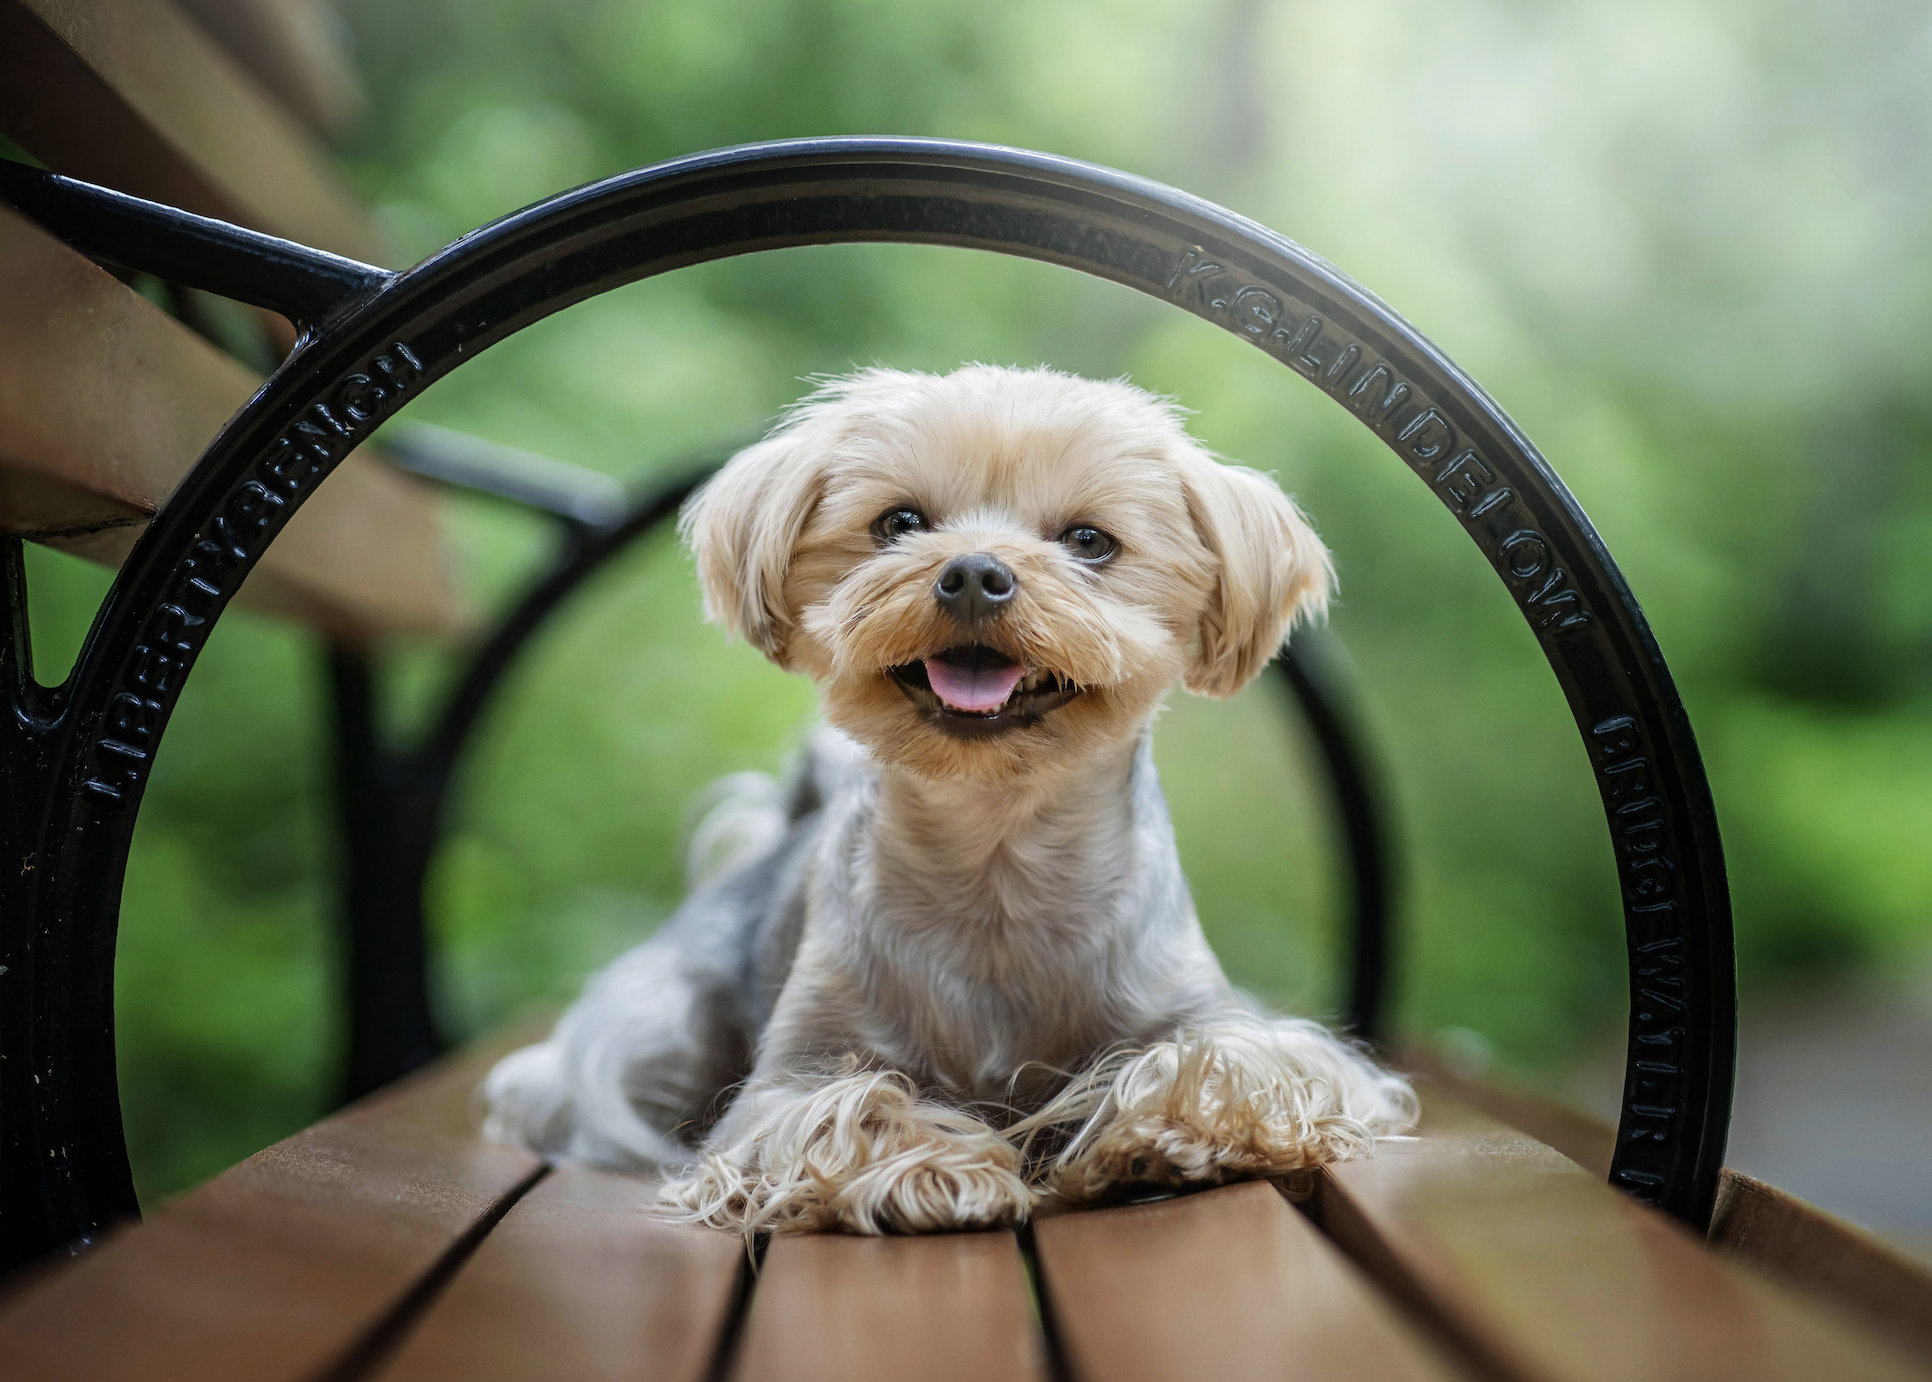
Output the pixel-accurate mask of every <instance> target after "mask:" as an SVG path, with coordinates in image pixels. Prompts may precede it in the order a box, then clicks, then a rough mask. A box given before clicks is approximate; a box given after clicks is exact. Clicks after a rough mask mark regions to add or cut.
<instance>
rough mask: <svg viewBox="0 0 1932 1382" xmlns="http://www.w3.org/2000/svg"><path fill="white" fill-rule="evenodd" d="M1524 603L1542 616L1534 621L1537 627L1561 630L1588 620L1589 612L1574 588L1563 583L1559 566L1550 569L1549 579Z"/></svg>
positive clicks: (1571, 627) (1581, 625)
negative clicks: (1538, 611)
mask: <svg viewBox="0 0 1932 1382" xmlns="http://www.w3.org/2000/svg"><path fill="white" fill-rule="evenodd" d="M1524 603H1525V604H1527V605H1529V606H1530V607H1531V608H1533V609H1536V610H1540V611H1541V614H1542V617H1541V618H1539V619H1537V621H1536V627H1537V628H1539V629H1547V628H1551V627H1554V628H1555V629H1556V630H1557V631H1558V632H1561V631H1563V630H1564V629H1576V628H1581V627H1583V625H1585V624H1587V623H1589V622H1590V612H1589V611H1588V610H1586V609H1584V608H1583V601H1582V600H1581V599H1580V598H1578V596H1577V593H1576V592H1575V591H1574V590H1571V589H1569V588H1568V587H1566V586H1565V585H1564V584H1563V568H1562V567H1560V566H1558V567H1556V568H1554V569H1552V570H1551V572H1550V575H1549V579H1548V580H1546V581H1544V582H1543V584H1542V585H1541V586H1539V587H1538V588H1537V590H1536V593H1535V594H1533V595H1531V596H1530V597H1529V598H1528V599H1527V600H1525V601H1524Z"/></svg>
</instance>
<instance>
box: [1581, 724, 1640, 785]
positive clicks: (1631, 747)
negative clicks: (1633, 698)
mask: <svg viewBox="0 0 1932 1382" xmlns="http://www.w3.org/2000/svg"><path fill="white" fill-rule="evenodd" d="M1590 735H1591V737H1592V738H1594V739H1597V740H1599V741H1600V742H1599V743H1598V744H1597V752H1598V753H1600V754H1602V755H1603V756H1604V757H1605V758H1621V757H1623V756H1624V755H1625V754H1628V753H1635V752H1636V751H1637V748H1638V742H1637V722H1636V720H1635V719H1633V718H1632V717H1630V716H1628V715H1619V716H1617V717H1616V718H1615V719H1610V720H1599V721H1598V722H1597V723H1596V724H1594V725H1592V726H1591V727H1590ZM1636 761H1637V762H1639V763H1641V762H1642V761H1643V760H1642V759H1638V760H1636ZM1605 771H1606V772H1607V771H1609V769H1605Z"/></svg>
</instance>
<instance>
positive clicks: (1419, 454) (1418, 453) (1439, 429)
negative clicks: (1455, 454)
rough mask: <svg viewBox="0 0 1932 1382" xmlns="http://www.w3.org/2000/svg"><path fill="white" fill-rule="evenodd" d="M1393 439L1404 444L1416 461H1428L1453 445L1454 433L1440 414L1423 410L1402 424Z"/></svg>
mask: <svg viewBox="0 0 1932 1382" xmlns="http://www.w3.org/2000/svg"><path fill="white" fill-rule="evenodd" d="M1395 439H1396V440H1397V441H1399V442H1403V443H1405V444H1406V445H1407V446H1408V448H1409V454H1410V455H1411V456H1414V457H1415V458H1416V459H1417V460H1418V461H1430V460H1434V459H1435V458H1436V457H1437V456H1440V455H1441V454H1442V453H1443V452H1445V451H1447V450H1448V449H1449V448H1450V447H1451V446H1453V445H1454V444H1455V441H1456V432H1455V429H1454V428H1453V427H1451V426H1450V425H1449V424H1448V422H1446V421H1445V420H1444V419H1443V416H1442V414H1440V413H1438V412H1437V411H1436V410H1435V409H1434V408H1425V409H1424V410H1423V411H1422V412H1420V413H1418V414H1416V416H1414V417H1413V418H1410V419H1409V421H1408V422H1407V423H1405V424H1403V427H1402V430H1401V431H1400V432H1397V433H1396V434H1395Z"/></svg>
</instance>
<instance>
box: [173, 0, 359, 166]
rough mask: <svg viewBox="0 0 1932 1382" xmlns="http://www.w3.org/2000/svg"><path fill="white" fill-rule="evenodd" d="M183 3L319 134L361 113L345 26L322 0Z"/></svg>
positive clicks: (194, 0) (203, 0)
mask: <svg viewBox="0 0 1932 1382" xmlns="http://www.w3.org/2000/svg"><path fill="white" fill-rule="evenodd" d="M181 8H182V9H183V10H185V11H187V13H188V15H189V16H190V17H191V18H193V19H194V21H195V22H196V23H198V24H200V25H201V27H202V28H204V29H206V30H207V31H208V33H209V34H210V35H211V36H212V37H213V38H214V40H215V42H217V43H219V44H220V45H221V46H222V47H223V48H226V49H227V50H228V52H229V53H230V55H232V56H233V57H234V59H235V60H236V61H237V62H239V63H240V64H241V65H242V67H243V68H245V69H246V70H247V71H248V72H249V73H250V74H251V75H253V76H254V77H255V79H256V80H257V81H259V82H260V83H261V84H262V85H263V86H264V87H266V88H268V90H270V91H272V92H274V93H275V95H276V96H277V97H279V98H280V99H281V101H282V104H284V105H286V106H287V107H288V108H289V109H290V110H291V111H293V112H294V113H295V115H296V116H297V117H298V118H300V119H301V121H302V123H303V124H305V125H307V126H308V127H309V128H310V129H312V130H314V131H316V132H317V133H318V134H325V135H326V134H332V133H334V132H335V131H337V130H340V129H341V128H342V127H343V126H345V125H346V124H348V123H349V122H350V121H351V120H352V119H353V118H354V117H355V116H356V115H357V114H359V113H360V112H361V110H362V105H363V96H362V86H361V83H360V82H358V81H357V80H356V75H355V71H354V69H353V68H351V67H350V65H349V55H348V52H347V51H346V50H347V47H348V30H347V28H346V27H345V26H344V25H343V24H342V22H341V21H340V20H339V19H337V17H336V16H335V15H334V14H333V13H332V12H331V11H330V9H329V7H328V6H327V5H324V4H321V3H319V0H182V4H181Z"/></svg>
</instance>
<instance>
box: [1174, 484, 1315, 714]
mask: <svg viewBox="0 0 1932 1382" xmlns="http://www.w3.org/2000/svg"><path fill="white" fill-rule="evenodd" d="M1181 480H1182V484H1183V486H1184V487H1185V489H1186V491H1187V508H1188V516H1189V517H1191V518H1192V519H1193V520H1194V529H1195V532H1196V533H1198V534H1199V535H1200V539H1201V542H1202V543H1203V544H1204V545H1205V546H1206V547H1207V549H1208V551H1209V552H1211V553H1213V555H1214V556H1215V558H1216V559H1217V560H1218V564H1219V570H1218V573H1217V575H1216V577H1215V582H1214V588H1213V590H1212V591H1211V592H1210V593H1209V595H1208V602H1207V609H1206V610H1205V611H1204V612H1203V613H1202V615H1201V645H1200V652H1199V653H1198V654H1197V656H1196V657H1195V660H1194V664H1193V665H1192V666H1191V667H1189V668H1188V671H1187V675H1186V676H1185V677H1184V678H1183V684H1184V685H1185V686H1186V687H1187V689H1188V690H1190V691H1193V692H1195V693H1196V694H1197V695H1202V696H1232V695H1233V694H1234V693H1235V692H1237V691H1239V690H1240V689H1241V688H1242V687H1244V686H1246V685H1247V684H1248V683H1249V682H1250V681H1252V680H1254V678H1255V675H1256V674H1257V673H1258V672H1260V671H1261V669H1262V668H1263V667H1265V666H1266V665H1267V663H1268V660H1269V659H1270V658H1272V657H1273V656H1274V655H1275V654H1276V653H1277V652H1279V651H1280V650H1281V644H1282V641H1283V640H1284V639H1285V638H1286V637H1287V636H1288V632H1289V630H1290V629H1291V628H1292V627H1293V626H1294V624H1295V623H1296V622H1297V621H1299V620H1303V619H1319V618H1321V617H1322V615H1323V614H1325V613H1326V612H1327V609H1328V596H1329V592H1330V591H1331V590H1332V589H1333V587H1334V584H1335V568H1334V564H1333V563H1332V562H1331V561H1330V560H1329V556H1328V549H1327V548H1326V547H1324V546H1322V541H1321V539H1320V538H1318V537H1316V536H1315V530H1314V529H1313V528H1311V527H1310V526H1309V524H1308V520H1307V519H1305V518H1303V517H1302V515H1301V510H1299V509H1297V508H1296V507H1295V505H1294V501H1293V500H1291V499H1289V497H1288V496H1287V495H1285V494H1283V493H1282V492H1281V488H1280V486H1278V485H1276V484H1275V482H1274V481H1273V480H1271V479H1269V478H1268V477H1267V476H1266V475H1263V474H1262V473H1261V472H1260V471H1257V470H1249V469H1248V468H1247V467H1246V466H1236V465H1221V464H1218V463H1217V462H1215V461H1214V460H1213V459H1212V458H1210V457H1209V456H1208V455H1207V454H1206V453H1205V452H1199V451H1196V452H1193V453H1192V454H1190V455H1189V456H1187V457H1186V458H1185V460H1184V464H1183V465H1182V467H1181Z"/></svg>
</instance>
